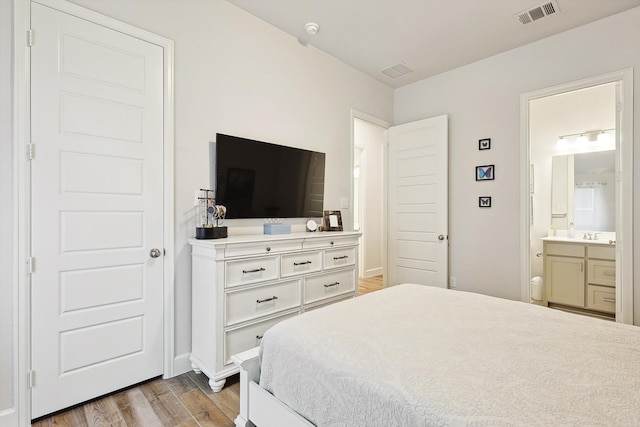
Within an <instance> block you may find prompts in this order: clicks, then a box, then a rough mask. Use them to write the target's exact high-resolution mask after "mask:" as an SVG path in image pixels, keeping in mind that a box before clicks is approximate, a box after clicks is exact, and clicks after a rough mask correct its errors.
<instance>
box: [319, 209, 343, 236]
mask: <svg viewBox="0 0 640 427" xmlns="http://www.w3.org/2000/svg"><path fill="white" fill-rule="evenodd" d="M322 224H323V227H324V231H343V229H342V213H341V212H340V211H324V216H323V217H322Z"/></svg>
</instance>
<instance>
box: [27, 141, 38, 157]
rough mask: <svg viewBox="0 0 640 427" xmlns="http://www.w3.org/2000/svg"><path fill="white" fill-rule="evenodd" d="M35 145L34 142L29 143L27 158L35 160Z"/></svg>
mask: <svg viewBox="0 0 640 427" xmlns="http://www.w3.org/2000/svg"><path fill="white" fill-rule="evenodd" d="M35 150H36V148H35V146H34V145H33V144H27V160H33V158H34V157H35V155H36V153H35Z"/></svg>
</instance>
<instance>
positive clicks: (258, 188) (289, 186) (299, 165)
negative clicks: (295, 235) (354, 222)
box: [211, 133, 325, 219]
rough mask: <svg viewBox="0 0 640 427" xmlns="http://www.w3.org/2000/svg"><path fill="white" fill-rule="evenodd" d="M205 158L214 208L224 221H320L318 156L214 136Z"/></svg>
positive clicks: (321, 170)
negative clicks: (222, 208)
mask: <svg viewBox="0 0 640 427" xmlns="http://www.w3.org/2000/svg"><path fill="white" fill-rule="evenodd" d="M214 147H215V148H214ZM214 153H215V155H214ZM211 157H212V159H211V162H212V176H215V180H213V181H214V182H212V186H213V187H212V188H214V189H215V199H216V204H220V205H224V206H226V208H227V218H228V219H234V218H317V217H321V216H322V209H323V204H324V165H325V154H324V153H319V152H316V151H309V150H304V149H300V148H294V147H285V146H283V145H277V144H271V143H267V142H261V141H254V140H251V139H246V138H239V137H236V136H230V135H224V134H220V133H219V134H216V141H215V143H212V155H211ZM214 165H215V166H214Z"/></svg>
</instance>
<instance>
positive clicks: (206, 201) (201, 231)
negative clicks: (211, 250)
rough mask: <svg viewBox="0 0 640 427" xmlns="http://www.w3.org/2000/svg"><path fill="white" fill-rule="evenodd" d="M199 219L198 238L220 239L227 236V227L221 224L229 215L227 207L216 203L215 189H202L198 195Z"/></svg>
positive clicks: (197, 226)
mask: <svg viewBox="0 0 640 427" xmlns="http://www.w3.org/2000/svg"><path fill="white" fill-rule="evenodd" d="M197 202H198V219H197V222H198V223H197V225H196V239H220V238H225V237H227V227H225V226H222V225H220V221H222V220H224V218H225V216H226V215H227V208H226V207H224V206H222V205H216V200H215V198H214V197H213V191H212V190H207V189H202V188H201V189H200V194H199V195H198V196H197Z"/></svg>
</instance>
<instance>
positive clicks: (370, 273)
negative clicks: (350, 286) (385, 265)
mask: <svg viewBox="0 0 640 427" xmlns="http://www.w3.org/2000/svg"><path fill="white" fill-rule="evenodd" d="M382 273H383V270H382V267H378V268H372V269H369V270H366V271H365V272H364V277H365V279H366V278H369V277H374V276H380V275H381V274H382Z"/></svg>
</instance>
